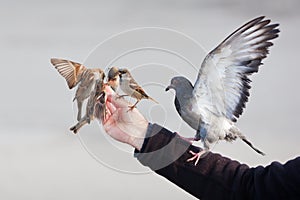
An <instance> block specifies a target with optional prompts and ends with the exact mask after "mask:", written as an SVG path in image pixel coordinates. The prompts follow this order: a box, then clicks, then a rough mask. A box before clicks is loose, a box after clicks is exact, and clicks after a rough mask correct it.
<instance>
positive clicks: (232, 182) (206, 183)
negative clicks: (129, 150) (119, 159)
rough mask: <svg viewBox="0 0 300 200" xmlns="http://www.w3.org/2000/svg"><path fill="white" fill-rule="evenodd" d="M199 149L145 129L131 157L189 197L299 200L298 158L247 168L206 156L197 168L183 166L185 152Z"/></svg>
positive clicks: (175, 136)
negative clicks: (183, 191) (142, 141)
mask: <svg viewBox="0 0 300 200" xmlns="http://www.w3.org/2000/svg"><path fill="white" fill-rule="evenodd" d="M190 150H192V151H194V152H199V151H200V150H201V149H200V148H198V147H195V146H193V145H191V144H190V143H189V142H187V141H185V140H183V139H182V138H180V136H178V134H176V133H172V132H170V131H168V130H167V129H165V128H163V127H161V126H159V125H157V124H153V125H149V128H148V133H147V137H146V138H145V141H144V144H143V146H142V149H141V151H137V150H135V156H136V157H137V159H138V160H139V161H140V162H141V163H142V164H143V165H145V166H148V167H150V168H151V169H152V170H153V171H155V172H156V173H157V174H159V175H161V176H163V177H165V178H167V179H168V180H169V181H171V182H173V183H174V184H176V185H177V186H179V187H180V188H182V189H183V190H185V191H187V192H188V193H190V194H192V195H193V196H195V197H197V198H199V199H201V200H203V199H300V157H298V158H296V159H295V160H292V161H289V162H287V163H286V164H285V165H282V164H280V163H278V162H274V163H272V164H271V165H269V166H267V167H265V168H264V167H261V166H260V167H256V168H249V167H248V166H247V165H244V164H240V163H239V162H237V161H233V160H231V159H228V158H225V157H222V156H221V155H219V154H214V153H210V152H209V153H208V154H207V155H206V156H205V157H204V158H201V159H200V161H199V163H198V164H197V166H194V164H193V163H189V162H186V160H187V159H188V158H190V157H191V154H190V153H189V151H190Z"/></svg>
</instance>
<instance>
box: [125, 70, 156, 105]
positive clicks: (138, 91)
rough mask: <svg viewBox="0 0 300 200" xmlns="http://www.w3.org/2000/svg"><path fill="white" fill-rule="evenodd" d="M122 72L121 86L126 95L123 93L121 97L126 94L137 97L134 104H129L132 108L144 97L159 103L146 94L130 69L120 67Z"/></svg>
mask: <svg viewBox="0 0 300 200" xmlns="http://www.w3.org/2000/svg"><path fill="white" fill-rule="evenodd" d="M119 72H120V88H121V90H122V91H123V92H124V93H125V94H126V95H121V96H120V97H124V96H131V97H133V98H136V100H137V101H136V102H135V104H134V105H132V106H129V108H130V110H132V109H133V108H135V106H136V105H137V104H138V103H139V102H140V101H141V100H142V99H149V100H151V101H153V102H155V103H158V102H157V101H156V100H154V99H153V98H152V97H150V96H149V95H147V94H146V92H145V91H144V89H143V88H142V87H141V86H139V85H138V84H137V82H136V81H135V80H134V78H133V77H132V76H131V74H130V72H129V71H128V69H125V68H124V69H119Z"/></svg>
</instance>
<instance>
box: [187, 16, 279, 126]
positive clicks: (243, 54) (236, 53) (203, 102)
mask: <svg viewBox="0 0 300 200" xmlns="http://www.w3.org/2000/svg"><path fill="white" fill-rule="evenodd" d="M270 22H271V21H270V20H265V19H264V17H258V18H256V19H253V20H251V21H249V22H248V23H246V24H245V25H243V26H242V27H240V28H239V29H237V30H236V31H234V32H233V33H232V34H231V35H229V36H228V37H227V38H226V39H225V40H224V41H223V42H222V43H221V44H220V45H219V46H217V47H216V48H215V49H214V50H213V51H211V52H210V53H209V54H208V55H207V56H206V58H205V59H204V61H203V63H202V66H201V68H200V70H199V74H198V78H197V80H196V83H195V85H194V90H193V95H194V96H195V97H196V98H197V105H196V106H198V107H197V109H199V110H201V113H202V115H203V118H204V121H205V120H209V119H208V118H209V117H210V116H211V114H213V115H216V116H219V117H220V116H223V117H226V118H227V119H230V120H231V121H233V122H235V121H236V120H237V119H238V117H239V116H240V115H241V114H242V112H243V109H244V107H245V104H246V102H247V101H248V97H249V89H250V85H249V83H250V82H251V80H250V79H249V75H251V74H253V73H255V72H257V71H258V68H259V66H260V65H261V64H262V60H263V59H264V58H266V56H267V54H268V52H269V51H268V49H269V47H270V46H272V45H273V43H272V42H270V41H271V40H272V39H274V38H277V37H278V33H279V29H278V25H279V24H270Z"/></svg>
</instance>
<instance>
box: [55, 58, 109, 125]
mask: <svg viewBox="0 0 300 200" xmlns="http://www.w3.org/2000/svg"><path fill="white" fill-rule="evenodd" d="M51 63H52V65H54V66H55V68H56V69H57V70H58V72H59V73H60V74H61V75H62V76H63V77H64V78H65V79H66V81H67V83H68V86H69V88H70V89H72V88H74V87H75V86H76V85H77V84H78V83H80V84H79V85H78V88H77V90H76V94H75V97H74V99H73V101H75V100H76V101H77V108H78V114H77V121H80V119H81V112H82V104H83V102H84V100H85V99H87V98H88V97H89V96H90V95H91V92H92V90H93V88H94V87H95V82H96V80H97V79H99V78H101V77H102V76H103V75H104V72H103V71H102V70H101V69H97V68H95V69H88V68H87V67H85V66H83V65H82V64H80V63H76V62H73V61H70V60H63V59H57V58H52V59H51Z"/></svg>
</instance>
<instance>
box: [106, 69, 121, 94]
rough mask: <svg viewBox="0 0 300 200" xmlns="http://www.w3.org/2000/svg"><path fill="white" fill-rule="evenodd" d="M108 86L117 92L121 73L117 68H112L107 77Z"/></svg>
mask: <svg viewBox="0 0 300 200" xmlns="http://www.w3.org/2000/svg"><path fill="white" fill-rule="evenodd" d="M107 84H108V85H109V86H110V87H111V88H112V89H113V90H114V91H115V92H116V91H117V89H118V87H119V84H120V72H119V69H118V68H117V67H112V68H110V70H109V72H108V76H107Z"/></svg>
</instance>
